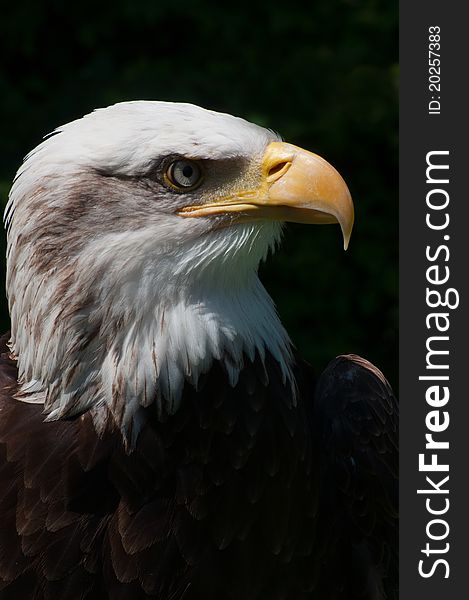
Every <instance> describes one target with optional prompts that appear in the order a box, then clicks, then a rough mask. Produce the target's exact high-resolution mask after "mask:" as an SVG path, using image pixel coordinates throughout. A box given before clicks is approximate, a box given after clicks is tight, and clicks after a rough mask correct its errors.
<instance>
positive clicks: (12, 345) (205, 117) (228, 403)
mask: <svg viewBox="0 0 469 600" xmlns="http://www.w3.org/2000/svg"><path fill="white" fill-rule="evenodd" d="M5 220H6V226H7V233H8V247H7V293H8V301H9V309H10V315H11V335H10V336H9V337H8V336H5V337H4V338H3V339H2V341H1V344H2V350H1V352H2V354H1V365H0V452H1V458H0V590H1V591H0V598H1V599H2V600H3V599H9V598H12V599H13V598H14V599H23V598H24V599H26V598H27V599H34V600H46V599H49V600H62V599H67V600H91V599H93V600H101V599H102V600H106V599H109V600H140V599H142V600H143V599H157V600H199V599H200V600H202V599H203V600H215V599H216V600H281V599H283V600H313V599H314V600H334V599H345V600H355V599H356V600H359V599H361V600H365V599H366V600H380V599H385V598H387V599H389V598H395V597H396V470H397V467H396V419H397V410H396V401H395V399H394V396H393V393H392V391H391V389H390V387H389V384H388V383H387V381H386V379H385V378H384V376H383V375H382V374H381V372H380V371H379V370H378V369H377V368H376V367H374V366H373V365H372V364H370V363H369V362H367V361H366V360H364V359H362V358H360V357H358V356H355V355H346V356H339V357H338V358H336V359H335V360H333V361H332V362H331V363H330V364H329V365H328V367H327V368H326V370H325V371H324V372H323V373H322V374H321V375H320V376H319V378H318V379H315V377H314V376H313V375H312V372H311V369H310V367H309V366H308V365H307V364H306V363H305V362H303V361H302V360H301V359H300V358H299V357H298V356H297V355H296V353H295V350H294V349H293V347H292V344H291V342H290V340H289V337H288V335H287V333H286V331H285V329H284V328H283V326H282V324H281V322H280V320H279V318H278V316H277V314H276V311H275V308H274V304H273V302H272V300H271V298H270V297H269V295H268V294H267V292H266V290H265V289H264V287H263V286H262V284H261V283H260V280H259V278H258V274H257V271H258V265H259V263H260V261H261V260H262V259H263V258H265V256H266V254H267V253H268V252H269V250H270V249H272V248H273V247H275V246H276V244H277V242H278V241H279V238H280V236H281V232H282V227H283V223H284V222H285V221H295V222H301V223H338V224H339V225H340V227H341V230H342V234H343V238H344V242H345V246H346V245H347V243H348V240H349V237H350V233H351V229H352V224H353V205H352V201H351V198H350V194H349V191H348V189H347V186H346V184H345V183H344V181H343V179H342V178H341V176H340V175H339V174H338V172H337V171H336V170H335V169H334V168H333V167H332V166H331V165H329V164H328V163H327V162H326V161H325V160H323V159H322V158H320V157H319V156H317V155H315V154H312V153H310V152H307V151H305V150H302V149H300V148H298V147H296V146H293V145H291V144H287V143H284V142H282V141H281V139H280V138H279V137H278V136H277V135H276V134H275V133H273V132H272V131H268V130H266V129H264V128H261V127H259V126H256V125H254V124H251V123H248V122H246V121H244V120H242V119H239V118H235V117H233V116H230V115H227V114H220V113H216V112H213V111H209V110H204V109H202V108H199V107H197V106H193V105H189V104H178V103H166V102H147V101H141V102H126V103H121V104H117V105H114V106H111V107H108V108H105V109H100V110H97V111H95V112H93V113H91V114H89V115H87V116H85V117H83V118H81V119H78V120H76V121H73V122H71V123H68V124H67V125H65V126H63V127H60V128H59V129H57V130H56V131H55V132H54V133H53V134H52V135H51V136H49V137H48V138H46V139H45V141H43V142H42V143H41V144H40V145H39V146H38V147H37V148H36V149H35V150H33V151H32V152H31V153H30V154H29V155H28V156H27V157H26V159H25V162H24V163H23V165H22V166H21V168H20V169H19V171H18V174H17V176H16V178H15V181H14V183H13V186H12V189H11V193H10V198H9V202H8V205H7V209H6V216H5Z"/></svg>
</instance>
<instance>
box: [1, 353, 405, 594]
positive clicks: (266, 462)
mask: <svg viewBox="0 0 469 600" xmlns="http://www.w3.org/2000/svg"><path fill="white" fill-rule="evenodd" d="M3 345H4V342H3ZM3 352H4V353H3V354H2V358H1V365H0V385H1V392H0V457H1V459H0V460H1V462H0V598H1V599H2V600H4V599H10V598H11V599H13V598H15V599H22V598H25V599H26V598H27V599H31V600H46V599H47V600H62V599H64V600H65V599H67V600H85V599H86V600H91V599H97V600H98V599H102V600H108V599H109V600H111V599H112V600H139V599H142V600H143V599H147V598H153V599H157V600H199V599H200V600H202V599H203V600H215V599H217V600H221V599H224V600H267V599H268V600H280V599H284V600H307V599H317V600H328V599H331V600H332V599H336V598H337V599H339V598H343V599H355V598H356V599H359V598H360V599H361V598H363V599H365V598H366V599H370V600H371V599H374V598H380V597H388V598H393V597H394V595H393V594H394V591H393V590H394V589H395V584H396V582H395V573H394V566H393V565H394V564H395V551H396V548H395V543H396V539H395V516H396V515H395V507H394V505H393V498H392V487H393V482H394V477H395V475H396V474H395V473H393V472H392V471H393V469H394V467H395V449H394V447H393V445H394V443H395V419H396V412H395V404H394V400H393V397H392V395H391V392H390V390H389V387H388V386H387V384H386V383H385V382H384V383H383V381H381V380H380V379H379V377H377V376H376V375H375V374H374V373H373V372H372V371H371V370H369V369H368V368H367V365H366V364H360V363H357V362H353V358H352V359H351V358H343V359H338V361H336V362H335V363H332V364H331V366H330V367H329V371H326V373H325V374H324V375H323V376H322V378H321V380H320V382H319V391H320V393H319V396H318V398H319V399H318V400H314V401H313V396H314V393H313V387H312V381H311V380H310V378H309V375H308V373H307V369H306V368H305V367H302V369H301V371H302V372H300V371H299V370H298V372H297V374H296V375H297V378H298V385H299V391H300V393H299V400H298V403H293V402H292V400H291V395H290V393H289V392H288V390H287V389H286V388H285V387H284V385H283V384H282V378H281V374H280V372H279V370H278V368H277V365H276V363H275V361H274V360H273V359H270V358H269V359H268V360H267V361H266V368H265V369H264V368H263V367H262V365H261V362H260V361H259V360H256V361H254V362H253V363H250V364H247V366H246V368H245V369H244V371H243V372H242V373H241V377H240V381H239V383H238V384H237V386H236V387H235V388H232V387H230V386H229V385H227V382H226V375H225V373H224V371H223V369H222V368H221V367H220V366H219V365H218V364H215V365H214V367H213V368H212V370H211V371H210V373H209V374H208V375H206V376H205V378H204V380H203V381H200V382H199V386H198V389H197V390H195V389H193V388H191V387H189V386H187V387H186V389H185V391H184V399H183V400H184V401H183V403H182V408H181V409H180V410H179V411H178V412H177V413H176V414H175V415H168V416H166V417H164V418H163V419H161V418H157V416H156V414H155V413H154V412H152V407H149V408H148V409H145V419H146V425H145V426H144V428H143V431H142V433H141V434H140V437H139V440H138V442H137V445H136V448H135V449H134V450H133V451H132V452H130V453H128V452H126V451H125V449H124V447H123V444H122V437H121V434H120V432H119V431H107V432H105V434H104V436H103V437H102V438H98V436H97V434H96V431H95V428H94V426H93V422H92V419H91V417H90V415H89V414H84V415H82V416H80V417H77V418H75V419H73V420H68V421H56V422H51V423H44V422H43V414H42V411H41V409H42V407H41V406H39V405H34V404H25V403H22V402H19V401H17V400H15V399H13V398H12V395H13V393H14V391H15V389H16V368H15V363H14V362H13V361H11V360H10V359H9V358H8V356H7V353H6V352H7V351H6V347H4V348H3ZM337 377H338V379H337ZM333 380H334V381H336V384H335V385H332V384H331V381H333ZM337 381H338V382H339V383H338V385H337ZM341 381H343V383H342V384H341ZM357 382H358V388H357ZM360 382H361V384H360ZM347 385H348V386H349V388H347ZM360 385H361V386H362V387H361V388H360ZM321 386H322V387H321ZM340 389H342V390H344V389H345V393H341V394H340V402H339V400H338V399H337V398H336V397H335V396H334V394H335V393H336V392H337V390H340ZM347 389H349V390H350V393H349V397H348V398H347ZM357 389H358V392H359V394H361V396H360V397H358V396H354V394H355V391H353V390H357ZM370 390H371V392H370ZM370 393H373V394H374V396H373V402H374V403H375V404H376V407H375V408H374V409H373V411H372V410H370V411H368V409H366V410H365V409H364V407H365V405H366V406H368V404H369V402H368V398H367V395H368V396H370ZM352 396H353V397H352ZM323 400H324V403H322V401H323ZM339 404H340V406H339ZM350 407H352V409H351V408H350ZM350 410H351V412H350ZM367 411H368V414H365V413H367ZM349 415H351V420H350V418H349ZM349 422H350V423H351V422H353V427H352V428H351V426H350V423H349ZM341 428H342V430H343V431H342V430H341ZM353 429H354V430H353ZM339 437H340V439H338V438H339ZM364 463H366V464H364ZM361 466H362V467H363V473H362V472H361V471H360V467H361ZM370 472H374V473H375V474H377V475H378V479H379V480H376V478H373V476H370ZM357 473H358V476H357ZM370 479H371V480H373V481H374V483H372V484H371V483H370ZM370 490H371V493H372V494H375V496H377V497H375V498H373V497H370V496H369V494H370ZM382 590H385V591H386V594H387V595H386V596H383V595H382ZM379 594H381V595H379Z"/></svg>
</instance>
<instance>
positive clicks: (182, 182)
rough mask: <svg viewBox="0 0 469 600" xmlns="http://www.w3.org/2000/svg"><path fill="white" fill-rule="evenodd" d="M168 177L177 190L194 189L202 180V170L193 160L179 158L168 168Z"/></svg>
mask: <svg viewBox="0 0 469 600" xmlns="http://www.w3.org/2000/svg"><path fill="white" fill-rule="evenodd" d="M165 175H166V179H167V181H168V182H169V183H170V184H171V186H172V187H174V188H176V189H177V190H180V191H181V190H182V191H186V190H193V189H194V188H196V187H197V186H198V185H199V184H200V182H201V181H202V170H201V168H200V166H199V165H198V164H197V163H196V162H194V161H193V160H187V159H184V158H179V159H177V160H175V161H173V162H172V163H171V164H170V165H169V166H168V168H167V169H166V173H165Z"/></svg>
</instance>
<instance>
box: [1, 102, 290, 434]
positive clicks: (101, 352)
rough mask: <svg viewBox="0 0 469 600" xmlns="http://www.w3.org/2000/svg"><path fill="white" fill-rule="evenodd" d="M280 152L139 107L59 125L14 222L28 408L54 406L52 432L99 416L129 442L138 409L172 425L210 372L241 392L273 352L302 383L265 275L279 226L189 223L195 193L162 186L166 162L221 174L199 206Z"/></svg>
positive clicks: (232, 127)
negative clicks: (179, 211)
mask: <svg viewBox="0 0 469 600" xmlns="http://www.w3.org/2000/svg"><path fill="white" fill-rule="evenodd" d="M276 139H278V138H277V137H276V136H275V134H273V133H272V132H270V131H267V130H265V129H263V128H261V127H258V126H256V125H253V124H251V123H248V122H246V121H244V120H242V119H239V118H235V117H232V116H230V115H225V114H220V113H215V112H213V111H207V110H204V109H202V108H199V107H196V106H193V105H188V104H173V103H164V102H128V103H122V104H117V105H115V106H111V107H109V108H106V109H100V110H97V111H95V112H93V113H91V114H89V115H87V116H85V117H83V118H82V119H79V120H77V121H73V122H71V123H69V124H67V125H65V126H63V127H60V128H59V129H57V130H56V131H55V132H54V134H53V135H52V136H51V137H49V138H47V139H46V140H45V141H44V142H43V143H42V144H40V145H39V146H38V147H37V148H36V149H35V150H33V151H32V152H31V153H30V154H29V155H28V156H27V158H26V160H25V162H24V164H23V165H22V167H21V168H20V169H19V171H18V174H17V177H16V179H15V182H14V184H13V187H12V190H11V193H10V200H9V203H8V206H7V209H6V223H7V227H8V251H7V260H8V265H7V293H8V299H9V305H10V313H11V327H12V329H11V350H12V353H13V354H14V356H16V357H17V361H18V369H19V381H20V384H21V388H20V394H19V397H20V398H21V399H23V400H25V401H30V402H41V403H44V406H45V412H46V413H47V414H48V418H49V419H56V418H61V417H67V416H72V415H74V414H79V413H81V412H83V411H86V410H87V409H90V408H93V413H94V415H95V418H96V422H97V423H99V422H100V420H101V421H102V418H101V417H102V415H101V412H103V413H104V412H105V413H106V414H111V415H112V417H113V419H114V420H115V422H116V423H117V424H118V425H119V426H120V427H121V428H122V430H123V432H124V433H126V432H128V431H129V430H130V429H132V428H133V429H134V430H135V424H136V421H137V419H138V417H137V413H138V411H139V407H142V406H143V407H145V406H148V405H149V404H151V403H153V402H156V403H157V406H158V408H159V410H160V412H162V413H163V412H166V413H171V412H174V411H175V410H176V409H177V408H178V406H179V404H180V401H181V396H182V391H183V387H184V383H185V382H186V381H187V382H189V383H191V384H193V385H196V383H197V380H198V378H199V376H200V375H201V374H202V373H204V372H206V371H208V370H209V368H210V366H211V364H212V363H213V361H214V360H219V361H221V363H222V364H223V365H224V366H225V368H226V372H227V376H228V379H229V382H230V384H231V385H235V384H236V381H237V378H238V375H239V372H240V370H241V369H242V368H243V365H244V363H245V361H246V360H252V359H254V356H255V354H256V353H257V354H258V355H259V356H260V357H262V359H263V358H264V356H265V353H266V349H268V351H269V352H270V354H271V355H272V356H273V357H274V358H275V359H276V360H277V361H278V362H279V364H280V366H281V369H282V372H283V374H284V378H285V379H286V380H287V379H288V380H290V381H292V375H291V371H290V366H289V364H290V359H291V353H290V343H289V340H288V336H287V334H286V332H285V330H284V329H283V327H282V325H281V324H280V322H279V319H278V317H277V315H276V312H275V308H274V306H273V303H272V301H271V299H270V297H269V296H268V294H267V292H266V291H265V289H264V288H263V286H262V284H261V283H260V281H259V279H258V276H257V269H258V265H259V262H260V261H261V260H262V259H263V258H264V257H265V256H266V254H267V252H268V250H269V248H271V247H272V246H273V245H274V244H275V242H276V241H277V240H278V239H279V237H280V229H281V227H280V226H279V225H278V224H274V223H270V222H269V223H267V222H266V223H261V224H238V225H232V226H228V227H223V228H220V227H218V228H214V227H213V222H212V221H213V220H212V219H210V220H209V219H207V218H201V219H184V218H181V217H179V216H177V215H175V214H174V213H175V209H176V208H177V206H178V203H181V202H182V201H183V196H184V201H185V202H187V194H184V195H182V194H177V193H175V192H172V191H171V190H168V189H167V188H164V187H163V186H161V184H160V183H158V182H157V181H156V179H155V178H154V177H153V176H152V174H153V173H154V171H155V165H157V164H159V162H161V160H163V159H165V158H166V157H168V156H174V155H178V156H184V157H190V158H192V159H200V160H203V161H206V162H207V164H209V165H211V166H213V172H214V174H213V176H212V178H211V179H210V177H209V178H208V179H209V181H208V184H207V186H208V187H207V186H204V187H205V188H206V189H204V190H202V188H199V189H198V190H197V191H195V192H193V193H192V194H193V197H194V198H197V197H198V195H200V194H209V193H213V192H215V191H216V192H217V193H219V192H220V191H221V190H223V189H224V188H227V189H229V187H230V186H233V185H234V184H235V183H236V182H238V183H239V181H240V180H241V179H244V180H245V179H246V178H251V179H252V178H255V177H256V173H257V170H256V169H254V168H253V166H256V165H257V166H258V164H259V161H260V160H261V157H262V155H263V153H264V150H265V148H266V147H267V145H268V144H269V143H270V142H271V141H273V140H276ZM204 183H205V182H204ZM207 189H209V191H207Z"/></svg>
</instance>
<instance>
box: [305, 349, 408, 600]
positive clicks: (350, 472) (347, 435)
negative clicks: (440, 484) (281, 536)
mask: <svg viewBox="0 0 469 600" xmlns="http://www.w3.org/2000/svg"><path fill="white" fill-rule="evenodd" d="M312 416H313V424H312V427H313V431H314V433H315V435H314V439H315V440H316V443H317V444H318V447H317V452H318V456H319V473H320V474H319V477H320V481H319V486H320V508H319V519H318V526H319V530H320V534H319V535H320V538H321V540H322V544H321V546H322V554H323V558H322V568H321V581H323V582H324V590H325V593H328V594H329V596H327V597H328V598H329V597H331V598H332V597H334V598H335V597H336V596H337V598H342V597H343V593H344V590H345V589H347V590H350V589H353V590H354V594H355V595H354V596H353V598H357V599H358V598H363V599H365V598H366V599H370V600H374V599H382V598H387V599H391V598H397V551H398V548H397V545H398V536H397V531H398V527H397V505H398V488H397V477H398V453H397V446H398V434H397V432H398V406H397V401H396V398H395V396H394V394H393V392H392V389H391V387H390V385H389V383H388V382H387V381H386V379H385V377H384V376H383V374H382V373H381V371H379V369H377V368H376V367H375V366H374V365H372V364H371V363H370V362H368V361H367V360H365V359H363V358H361V357H359V356H356V355H353V354H349V355H344V356H339V357H337V358H336V359H335V360H333V361H332V362H331V363H329V365H328V366H327V368H326V369H325V371H324V372H323V373H322V375H321V376H320V378H319V380H318V382H317V385H316V390H315V398H314V404H313V415H312ZM332 557H333V559H332ZM331 581H335V589H336V596H330V594H331V589H330V586H331ZM319 587H320V588H321V587H322V584H321V582H319ZM324 597H325V596H324Z"/></svg>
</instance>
